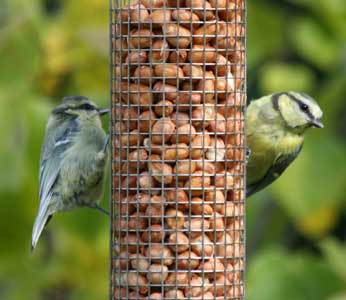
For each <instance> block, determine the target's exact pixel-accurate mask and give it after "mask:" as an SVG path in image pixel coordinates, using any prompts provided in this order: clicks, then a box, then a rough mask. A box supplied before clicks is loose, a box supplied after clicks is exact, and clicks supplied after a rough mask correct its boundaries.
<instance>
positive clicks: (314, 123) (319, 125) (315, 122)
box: [311, 119, 324, 128]
mask: <svg viewBox="0 0 346 300" xmlns="http://www.w3.org/2000/svg"><path fill="white" fill-rule="evenodd" d="M311 124H312V126H314V127H316V128H323V127H324V125H323V123H322V121H321V120H320V119H315V120H313V121H312V122H311Z"/></svg>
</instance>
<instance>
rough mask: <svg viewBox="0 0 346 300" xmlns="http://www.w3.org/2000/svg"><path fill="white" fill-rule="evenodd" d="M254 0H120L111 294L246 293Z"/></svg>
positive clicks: (114, 72)
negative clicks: (249, 11) (249, 47)
mask: <svg viewBox="0 0 346 300" xmlns="http://www.w3.org/2000/svg"><path fill="white" fill-rule="evenodd" d="M245 6H246V3H245V0H209V1H206V0H136V1H132V2H127V1H121V2H117V1H111V8H110V14H111V27H110V30H111V97H112V122H111V124H112V129H111V131H112V204H111V218H112V226H111V250H112V252H111V253H112V260H111V297H110V298H111V299H112V300H116V299H117V300H118V299H123V300H125V299H126V300H128V299H244V267H245V266H244V264H245V203H244V200H245V131H244V130H245V128H244V113H245V107H246V57H245V54H246V48H245V37H246V32H245V30H246V26H245V25H246V19H245V11H246V7H245Z"/></svg>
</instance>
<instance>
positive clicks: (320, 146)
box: [272, 124, 346, 237]
mask: <svg viewBox="0 0 346 300" xmlns="http://www.w3.org/2000/svg"><path fill="white" fill-rule="evenodd" d="M325 125H326V127H327V126H328V124H325ZM345 160H346V158H345V150H344V147H343V146H342V145H340V143H338V142H337V140H335V139H334V138H333V137H332V136H330V135H328V132H327V131H326V132H323V131H318V132H316V131H315V132H309V133H307V134H306V138H305V142H304V147H303V150H302V152H301V153H300V155H299V157H298V158H297V159H296V161H294V162H293V163H292V165H291V166H289V167H288V169H287V170H286V171H285V173H284V174H283V175H282V176H281V177H280V178H279V179H278V180H277V182H276V183H275V184H273V186H272V190H273V192H274V194H275V195H276V196H277V199H278V201H279V203H280V204H281V205H282V207H283V208H284V209H285V210H286V212H287V213H288V214H289V215H290V216H291V218H292V219H293V220H295V222H296V224H297V226H298V229H300V231H301V232H303V233H305V234H306V235H308V236H311V237H319V236H321V235H324V234H326V233H327V232H328V231H329V230H331V229H332V228H333V227H334V225H335V223H336V222H337V219H338V214H339V211H340V210H339V207H340V205H341V204H342V201H343V199H344V192H345V169H344V166H345V164H346V161H345Z"/></svg>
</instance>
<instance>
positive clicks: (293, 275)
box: [247, 248, 342, 300]
mask: <svg viewBox="0 0 346 300" xmlns="http://www.w3.org/2000/svg"><path fill="white" fill-rule="evenodd" d="M341 286H342V283H341V282H340V281H339V280H338V278H337V277H336V276H335V275H334V274H333V272H331V271H330V270H329V268H328V266H327V265H326V263H325V262H323V261H322V260H321V259H320V258H318V257H314V256H312V255H308V254H303V253H296V254H290V253H288V252H286V251H284V250H282V249H280V248H267V249H265V250H264V251H261V252H260V253H258V254H257V255H256V256H255V257H254V258H253V259H252V260H251V261H250V263H249V264H248V275H247V300H268V299H273V300H274V299H275V300H276V299H280V300H292V299H295V300H325V299H326V297H327V296H328V295H330V294H331V293H333V292H334V291H335V290H339V289H340V288H341Z"/></svg>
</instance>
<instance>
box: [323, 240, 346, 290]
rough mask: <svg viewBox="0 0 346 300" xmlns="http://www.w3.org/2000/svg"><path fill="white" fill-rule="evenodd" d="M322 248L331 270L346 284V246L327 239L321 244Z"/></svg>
mask: <svg viewBox="0 0 346 300" xmlns="http://www.w3.org/2000/svg"><path fill="white" fill-rule="evenodd" d="M320 248H321V249H322V251H323V253H324V256H325V258H326V260H327V262H328V264H329V265H330V267H331V269H332V270H333V271H334V272H335V274H336V275H337V276H339V278H340V279H341V280H343V281H344V282H345V283H346V263H345V262H346V244H341V243H340V242H339V241H337V240H336V239H333V238H327V239H324V240H323V241H322V242H321V243H320Z"/></svg>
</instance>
